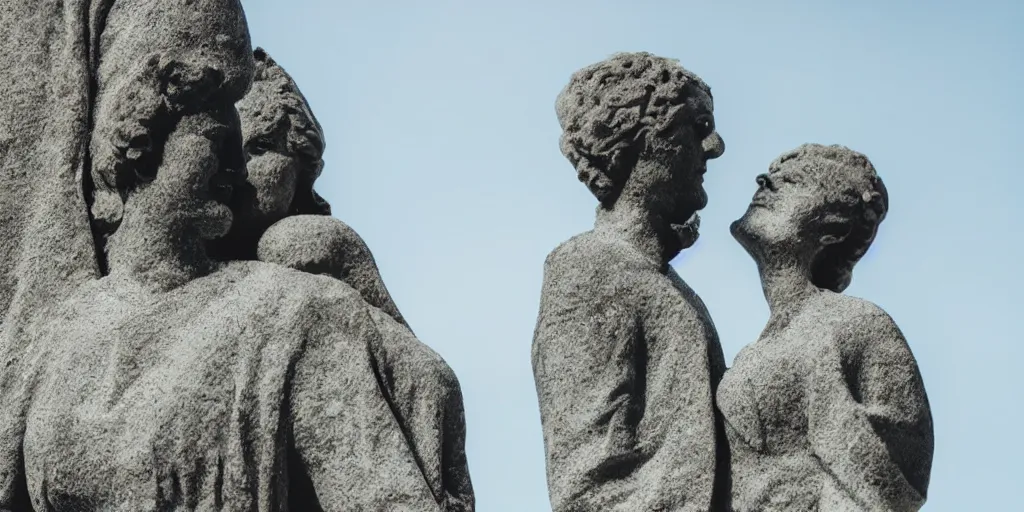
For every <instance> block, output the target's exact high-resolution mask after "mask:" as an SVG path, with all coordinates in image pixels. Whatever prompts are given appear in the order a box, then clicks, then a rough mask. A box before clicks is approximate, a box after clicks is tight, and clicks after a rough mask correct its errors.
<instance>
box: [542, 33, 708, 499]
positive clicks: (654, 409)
mask: <svg viewBox="0 0 1024 512" xmlns="http://www.w3.org/2000/svg"><path fill="white" fill-rule="evenodd" d="M556 109H557V113H558V120H559V123H560V124H561V126H562V129H563V134H562V138H561V147H562V152H563V153H564V154H565V156H566V157H567V158H568V159H569V161H570V162H572V164H573V165H574V166H575V168H576V172H577V176H578V178H579V180H580V181H581V182H583V183H584V184H585V185H586V186H587V187H588V188H589V189H590V191H591V192H592V193H593V194H594V195H595V196H596V197H597V199H598V201H599V203H600V204H599V205H598V207H597V220H596V221H595V223H594V229H593V230H591V231H587V232H586V233H582V234H580V235H577V236H575V237H573V238H571V239H570V240H568V241H566V242H564V243H562V244H561V245H560V246H558V247H557V248H556V249H555V250H554V251H552V252H551V254H550V255H549V256H548V257H547V260H546V261H545V264H544V283H543V288H542V295H541V302H540V313H539V316H538V319H537V327H536V331H535V333H534V339H533V371H534V377H535V380H536V385H537V394H538V399H539V401H540V412H541V421H542V423H543V428H544V445H545V450H546V455H547V473H548V488H549V493H550V495H551V505H552V509H553V510H554V511H555V512H607V511H622V512H636V511H640V510H645V511H646V510H666V511H668V510H672V511H682V510H692V511H698V510H700V511H707V510H711V509H715V510H717V508H718V506H719V504H720V503H722V500H723V495H727V494H728V490H727V488H726V487H725V484H726V478H727V477H728V471H727V469H726V468H725V467H724V466H723V465H722V464H720V463H719V462H718V460H721V462H728V457H727V456H722V455H721V454H720V453H719V450H720V448H721V447H723V446H724V442H719V441H720V437H721V434H720V422H718V421H716V418H715V409H714V401H713V400H714V391H715V387H716V385H717V384H718V380H719V379H720V378H721V375H722V372H724V371H725V359H724V356H723V355H722V348H721V346H720V345H719V341H718V334H717V332H716V331H715V326H714V324H713V323H712V321H711V317H710V316H709V315H708V311H707V309H706V308H705V307H704V304H703V302H701V300H700V298H699V297H698V296H697V294H696V293H694V291H693V290H692V289H690V287H689V286H687V284H686V283H685V282H683V280H682V279H680V277H679V275H678V274H676V272H675V271H674V270H673V269H672V267H671V266H669V261H670V260H672V259H673V258H674V257H675V256H676V255H677V254H679V252H680V251H681V250H683V249H685V248H687V247H690V246H691V245H692V244H693V242H694V241H695V239H696V237H697V227H698V224H697V220H698V219H697V215H696V212H697V210H699V209H701V208H703V207H704V206H705V205H706V204H707V195H706V194H705V192H704V188H703V181H704V176H703V175H704V173H705V172H706V171H707V161H708V160H710V159H713V158H717V157H719V156H720V155H721V154H722V152H723V151H724V149H725V148H724V143H723V142H722V138H721V137H720V136H719V135H718V133H717V132H716V131H715V125H714V117H713V105H712V99H711V93H710V89H709V88H708V86H707V85H706V84H705V83H704V82H703V81H702V80H701V79H700V78H698V77H697V76H696V75H694V74H692V73H690V72H689V71H687V70H685V69H683V68H682V67H681V66H680V65H679V64H678V63H677V62H676V61H675V60H671V59H665V58H662V57H657V56H654V55H651V54H648V53H623V54H618V55H615V56H613V57H611V58H609V59H607V60H605V61H602V62H599V63H597V64H594V65H592V66H589V67H586V68H584V69H582V70H580V71H577V72H576V73H575V74H573V76H572V78H571V79H570V82H569V85H568V86H566V88H565V90H563V91H562V93H561V94H560V95H559V97H558V100H557V105H556ZM723 477H724V478H723Z"/></svg>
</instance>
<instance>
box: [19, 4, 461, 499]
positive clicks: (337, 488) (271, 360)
mask: <svg viewBox="0 0 1024 512" xmlns="http://www.w3.org/2000/svg"><path fill="white" fill-rule="evenodd" d="M25 3H26V5H27V2H25ZM44 3H46V5H48V6H50V7H49V8H50V9H56V8H57V7H55V6H60V8H62V9H65V12H64V14H65V15H66V19H65V18H61V19H62V20H63V22H62V23H63V24H62V23H56V22H54V23H52V24H51V25H50V26H51V27H56V28H55V29H54V30H56V32H46V31H37V30H35V29H34V28H25V29H24V30H22V28H21V27H24V26H25V25H28V24H29V22H28V21H25V20H30V21H34V20H36V19H39V18H40V17H42V18H44V19H45V18H46V17H47V16H49V15H50V14H52V12H51V11H47V10H42V11H38V12H41V13H42V14H41V15H37V16H29V10H28V8H27V7H26V6H22V5H21V3H20V2H19V1H17V0H5V2H4V5H5V6H7V5H8V4H10V5H11V6H13V7H15V9H14V12H18V13H21V14H23V15H24V16H25V18H24V19H20V20H19V19H14V20H12V21H13V22H14V23H12V25H14V26H16V27H18V30H15V34H16V36H17V38H19V39H18V40H19V41H20V42H21V44H22V45H24V48H37V46H36V45H37V43H38V42H39V41H38V40H37V39H38V38H43V39H44V40H45V37H52V38H55V39H57V40H61V37H62V36H61V32H60V30H68V31H69V32H70V35H66V38H67V39H70V40H72V42H73V43H74V44H70V43H69V44H70V46H68V49H67V50H66V53H60V54H59V55H55V56H54V61H53V64H54V66H64V62H63V60H61V59H69V60H71V61H74V59H77V58H80V56H88V57H89V61H88V62H85V63H81V64H82V65H80V66H77V67H76V65H71V64H68V66H69V69H74V70H78V71H80V72H81V74H80V75H76V76H74V77H70V78H67V80H68V82H67V84H64V83H63V82H59V81H58V82H54V83H53V85H52V86H51V88H53V87H57V86H58V85H67V87H68V88H69V90H72V91H75V94H82V95H84V97H85V98H86V101H85V102H84V103H83V104H82V105H80V107H81V108H83V109H85V112H87V113H89V114H87V115H85V118H86V122H84V123H82V124H79V125H76V127H75V128H76V129H78V130H85V133H87V134H88V135H89V136H88V137H86V138H85V141H84V142H83V141H82V140H79V138H80V137H79V138H76V137H69V139H68V140H69V141H72V142H73V143H74V144H80V145H84V146H83V147H87V148H88V150H87V151H85V150H81V153H79V154H77V156H76V155H74V154H73V155H71V156H69V157H67V158H65V159H63V160H58V163H62V162H64V163H67V162H70V163H68V166H67V168H66V169H65V168H60V169H58V171H59V172H57V173H56V174H54V175H48V174H46V173H45V172H43V173H41V174H39V175H37V176H35V179H36V180H39V181H41V182H53V183H60V184H61V186H62V187H63V188H59V187H58V188H57V189H59V190H58V191H63V192H67V195H66V197H65V199H67V198H74V197H78V199H79V202H77V203H74V202H71V203H70V206H69V207H66V208H65V210H67V212H69V213H68V215H67V216H66V217H67V219H69V222H66V223H64V224H62V225H61V229H63V230H66V231H67V232H68V233H71V234H73V237H71V241H74V240H77V237H80V235H81V233H80V229H81V228H82V227H83V226H82V225H81V224H82V223H81V222H78V220H81V219H82V218H88V216H87V211H86V210H85V208H86V207H88V212H89V213H91V217H92V221H93V222H92V226H93V230H94V234H95V240H96V246H97V247H98V248H99V249H101V251H102V252H101V253H100V255H101V256H102V257H97V256H96V253H95V252H94V253H93V254H92V255H91V257H90V258H88V259H89V261H88V262H86V263H81V264H75V265H70V264H67V263H68V262H66V261H64V260H65V259H66V258H72V257H77V254H78V253H77V252H69V253H64V252H61V251H60V250H59V249H60V247H59V245H58V244H55V243H54V244H51V246H50V249H51V252H50V253H43V252H40V251H39V250H38V249H39V248H40V247H42V245H43V244H42V243H41V242H39V240H43V241H46V242H53V241H55V239H54V238H53V237H54V236H55V235H53V233H47V234H44V235H45V236H38V235H37V234H36V233H33V232H31V230H28V229H25V230H23V231H22V232H21V233H27V234H26V235H25V236H23V238H22V244H23V247H28V248H31V249H33V250H35V251H36V252H34V253H32V254H31V255H30V256H28V257H24V258H23V260H24V261H26V262H27V263H26V264H25V266H26V268H31V269H36V268H41V267H45V266H46V265H47V264H48V261H49V260H56V262H57V263H58V265H57V268H56V269H55V270H53V271H50V274H52V275H56V276H58V277H59V276H61V275H64V277H65V278H66V277H68V276H67V275H66V274H62V273H63V272H64V270H63V269H64V268H66V267H73V268H77V269H79V270H76V272H77V273H73V274H72V276H80V277H79V278H78V279H77V280H75V281H71V282H66V284H64V285H63V286H64V289H65V290H66V291H65V292H64V293H63V296H52V294H51V296H52V298H53V299H55V300H52V303H49V304H42V303H38V302H37V305H38V308H37V309H36V310H34V311H29V310H28V309H26V308H21V309H19V311H22V312H26V314H25V315H24V316H19V317H17V322H9V321H5V323H4V325H3V344H2V346H0V350H2V352H0V356H2V357H3V359H2V360H3V361H4V366H3V373H0V511H11V512H14V511H26V510H51V511H55V512H62V511H76V510H115V509H116V510H157V509H159V510H163V509H177V510H210V509H230V510H262V511H268V510H339V511H350V510H410V511H420V510H422V511H431V512H434V511H438V510H445V511H468V510H472V509H473V506H474V505H473V495H472V488H471V485H470V480H469V475H468V472H467V470H466V461H465V451H464V446H463V445H464V429H465V425H464V421H463V411H462V399H461V392H460V390H459V385H458V381H457V379H456V378H455V376H454V374H453V373H452V371H451V369H450V368H449V367H448V366H447V365H446V364H445V363H444V361H443V360H442V359H441V358H440V357H439V356H438V355H437V354H435V353H434V352H433V351H431V350H430V349H429V348H428V347H426V346H425V345H423V344H422V343H420V342H419V341H418V340H416V338H415V337H414V336H413V334H412V332H411V331H410V330H409V329H408V328H407V327H405V326H404V325H402V324H401V323H400V322H398V321H396V320H395V319H394V318H392V316H389V315H388V314H387V313H386V312H384V311H382V310H381V309H380V308H378V307H374V306H372V305H370V304H368V303H367V301H366V300H364V298H363V297H362V296H361V295H360V292H359V291H357V290H355V289H353V287H352V286H349V285H348V284H346V282H343V281H342V280H339V279H335V278H333V277H328V276H322V275H314V274H311V273H307V272H300V271H296V270H294V269H290V268H286V267H284V266H281V265H278V264H274V263H267V262H261V261H251V260H243V259H231V258H227V259H228V261H223V260H222V259H221V258H219V256H221V255H223V254H224V252H226V251H227V249H225V248H223V247H219V248H218V247H216V244H212V243H211V242H212V241H214V240H216V239H218V238H221V237H224V236H225V235H226V234H228V233H231V232H235V231H237V232H239V233H244V232H246V231H247V229H243V228H236V229H233V226H234V225H236V224H237V223H239V222H250V221H252V222H255V221H254V220H251V219H249V218H247V215H249V213H250V212H253V211H254V210H255V208H254V207H253V205H252V201H253V198H254V197H255V196H256V191H257V190H258V189H259V186H258V185H259V184H260V183H261V182H260V176H259V175H258V173H257V174H254V176H253V177H252V183H251V182H250V181H248V180H247V179H246V178H247V176H246V172H245V167H246V166H245V158H246V155H245V152H244V151H243V146H242V128H241V120H240V118H239V115H238V112H237V110H236V109H235V107H234V104H235V102H237V101H239V100H241V99H242V98H243V96H244V95H245V94H246V92H247V91H248V89H249V87H250V85H251V82H252V79H253V76H254V69H255V70H258V69H259V66H257V65H256V63H255V62H254V59H253V54H252V50H251V46H250V43H249V37H248V31H247V28H246V25H245V18H244V15H243V13H242V9H241V6H240V5H239V3H238V2H237V0H168V1H164V2H150V1H143V0H108V1H106V2H85V1H84V0H83V1H79V2H64V3H63V4H61V3H59V2H44ZM51 3H52V4H53V5H50V4H51ZM36 4H37V6H38V4H39V2H36ZM44 7H45V6H44ZM72 15H73V17H71V16H72ZM54 17H55V18H56V16H54ZM68 19H71V20H77V19H81V20H85V22H86V23H84V25H86V26H84V27H78V28H80V29H81V30H80V31H76V30H71V29H68V27H71V28H74V27H75V25H74V23H71V22H68V21H67V20H68ZM5 20H6V18H5ZM47 23H49V21H47ZM65 25H66V26H65ZM54 34H56V35H54ZM82 34H84V36H82ZM76 37H77V38H78V39H75V38H76ZM82 37H84V39H82ZM33 38H37V39H33ZM28 43H32V45H28ZM4 44H6V43H4ZM55 47H57V48H62V47H60V46H59V45H58V46H55ZM47 48H49V47H47ZM19 51H21V52H22V53H24V52H25V51H26V50H19ZM33 51H34V50H33ZM16 55H20V54H16ZM12 60H16V59H12ZM23 60H24V59H23ZM43 68H45V66H43ZM46 69H48V68H46ZM60 69H61V71H60V73H65V71H64V69H63V68H60ZM4 70H5V71H9V70H8V69H7V68H4ZM44 70H45V69H44ZM55 73H56V72H55ZM76 77H77V78H78V79H79V80H80V82H76V83H72V82H71V78H76ZM15 78H17V77H15ZM24 83H29V82H28V81H26V82H24ZM5 85H6V84H5ZM30 85H31V84H30ZM72 86H74V87H72ZM76 87H77V88H76ZM257 91H258V90H254V92H257ZM58 92H60V91H58ZM25 94H28V93H25ZM52 94H55V97H57V96H59V97H60V98H61V99H63V96H60V94H57V93H52ZM61 94H70V92H62V93H61ZM44 99H45V98H44ZM54 101H56V100H54ZM16 107H18V108H21V107H20V106H19V105H16ZM0 110H3V109H0ZM18 112H21V111H18ZM21 113H23V114H24V113H25V112H21ZM46 115H50V114H46ZM5 116H6V117H5V118H4V123H5V124H2V125H0V126H3V127H4V129H5V130H11V127H12V126H16V125H14V124H11V122H10V119H11V118H10V115H9V114H6V112H5ZM88 127H91V131H89V130H88ZM289 133H290V132H289ZM5 135H6V134H5ZM19 136H20V135H19ZM289 136H290V135H289ZM20 137H23V136H20ZM26 138H27V137H23V138H22V139H16V140H14V142H13V143H8V144H11V145H12V147H17V148H22V147H31V146H30V144H28V143H27V142H25V140H24V139H26ZM72 142H68V141H65V140H55V141H50V144H53V145H54V146H55V147H54V148H50V149H47V147H46V144H42V145H40V148H42V149H39V148H37V149H35V150H33V151H35V152H34V153H33V152H32V151H27V152H23V153H21V154H25V155H29V156H30V157H31V158H30V159H29V160H28V161H29V162H38V161H39V160H38V157H37V156H33V155H37V154H43V153H45V151H52V152H53V153H54V154H55V155H58V154H63V153H62V152H63V151H70V150H72V149H75V148H78V147H79V146H76V145H74V144H72ZM19 151H20V150H19ZM82 155H85V156H82ZM16 156H17V155H16ZM4 158H5V159H4V160H3V163H4V165H5V168H4V171H5V173H8V172H10V173H11V174H13V175H14V176H15V178H20V176H21V174H19V173H17V172H14V171H17V170H18V168H17V165H20V164H18V163H17V162H15V161H13V160H8V159H7V158H6V156H5V157H4ZM62 165H63V164H62ZM43 170H44V171H45V169H43ZM32 171H33V172H35V171H36V169H32ZM22 172H24V171H22ZM76 172H77V173H78V178H74V176H75V173H76ZM302 172H305V171H302ZM7 176H8V174H5V175H4V177H5V178H6V177H7ZM76 180H77V181H76ZM66 181H70V183H72V185H73V186H71V187H69V186H67V185H68V183H66ZM76 183H77V184H78V185H77V186H81V187H82V189H80V190H77V191H76V190H75V188H74V186H75V185H74V184H76ZM253 183H255V184H256V185H257V186H254V185H253ZM308 184H309V185H310V187H309V191H308V192H309V194H312V188H311V185H312V182H311V181H310V182H309V183H308ZM305 185H306V184H305V183H302V184H301V187H302V188H303V190H304V187H305ZM296 187H297V188H296V199H295V200H296V201H297V200H298V197H299V196H300V195H301V194H300V192H299V188H300V185H298V184H297V185H296ZM26 190H27V192H30V193H31V194H33V195H31V197H32V198H35V199H37V200H38V201H39V202H40V204H47V205H50V206H54V207H56V206H60V205H58V204H57V203H58V201H57V200H56V199H57V197H56V196H55V195H54V194H56V192H53V190H55V189H54V188H53V187H49V188H47V187H37V188H36V189H26ZM79 193H80V194H81V195H78V194H79ZM12 197H13V196H10V195H5V196H3V197H2V199H3V201H4V202H3V207H4V208H8V203H9V202H10V200H11V198H12ZM314 197H315V196H314ZM293 203H294V201H293ZM76 204H77V205H78V206H80V207H81V208H82V210H81V211H75V208H72V207H73V206H74V205H76ZM55 205H56V206H55ZM4 211H10V210H4ZM62 211H63V210H62ZM288 213H289V214H292V213H323V212H305V211H295V212H292V211H289V212H288ZM236 217H237V219H236ZM301 217H302V215H299V216H297V217H296V218H301ZM19 218H20V217H19ZM55 219H56V220H57V221H61V220H62V218H60V217H55ZM67 219H65V220H67ZM75 219H78V220H75ZM285 220H287V219H285ZM71 221H74V222H71ZM84 228H85V230H86V235H85V237H86V238H88V239H89V245H92V237H88V230H89V226H88V224H86V225H85V226H84ZM5 229H7V227H6V225H5ZM282 229H283V228H282ZM314 236H315V234H314ZM26 240H29V242H25V241H26ZM33 244H34V245H33ZM69 249H70V250H72V251H78V250H79V249H81V248H80V247H77V246H74V245H72V246H71V247H69ZM25 252H26V251H25V250H22V253H25ZM85 252H86V253H88V252H89V251H85ZM60 265H64V267H61V266H60ZM97 269H100V270H102V273H103V274H104V275H103V277H102V278H98V279H95V278H90V277H89V276H90V272H92V273H94V274H96V275H98V274H99V273H100V271H99V270H97ZM5 275H6V276H12V275H16V272H11V271H7V274H5ZM81 276H84V277H81ZM6 279H8V280H10V277H7V278H6ZM18 279H20V278H18ZM16 281H17V279H16ZM56 281H58V280H51V281H47V282H48V283H52V282H56ZM7 286H8V282H5V283H4V287H5V288H4V289H5V291H7V290H8V289H9V288H7ZM17 287H19V288H18V289H19V290H20V289H21V288H24V287H25V285H24V284H22V283H21V282H20V281H18V282H17ZM38 289H39V290H42V291H44V292H45V291H47V290H52V289H55V288H53V287H46V286H41V287H39V288H38ZM18 293H22V292H19V291H17V290H16V291H15V293H14V294H12V295H10V296H14V297H15V299H14V301H12V302H11V304H15V303H16V302H17V300H20V299H18V297H17V294H18ZM23 295H25V296H26V297H28V295H27V294H24V293H23ZM35 297H38V295H33V296H32V297H30V298H32V299H33V300H37V299H35ZM9 309H10V310H11V311H13V310H15V307H14V306H9ZM29 313H30V314H29ZM11 318H12V317H11V315H10V314H9V315H8V317H7V319H8V320H10V319H11Z"/></svg>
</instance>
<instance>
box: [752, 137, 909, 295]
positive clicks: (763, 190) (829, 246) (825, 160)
mask: <svg viewBox="0 0 1024 512" xmlns="http://www.w3.org/2000/svg"><path fill="white" fill-rule="evenodd" d="M757 184H758V190H757V192H756V193H755V194H754V199H753V201H751V203H750V206H749V208H748V209H747V211H746V213H745V214H744V215H743V217H741V218H740V219H739V220H737V221H735V222H733V224H732V233H733V236H734V237H735V238H736V239H737V240H738V241H739V242H740V243H741V244H743V246H744V247H745V248H746V249H747V251H748V252H750V253H751V254H752V255H753V256H754V257H755V258H770V257H780V255H784V254H785V255H789V256H793V255H795V256H797V260H796V261H803V262H806V263H807V264H809V265H810V271H811V279H812V281H813V282H814V284H815V285H816V286H818V287H820V288H825V289H829V290H832V291H836V292H841V291H843V290H844V289H846V287H847V286H849V284H850V279H851V276H852V274H853V267H854V265H856V263H857V261H859V260H860V258H861V257H862V256H864V253H866V252H867V250H868V247H870V245H871V242H872V241H873V240H874V239H875V234H876V233H877V232H878V226H879V225H880V224H881V222H882V220H883V219H884V218H885V214H886V211H887V210H888V206H889V197H888V194H887V192H886V190H885V185H884V184H883V183H882V179H881V178H879V177H878V174H877V173H876V172H875V168H874V166H873V165H871V162H870V161H869V160H868V158H867V157H866V156H864V155H862V154H860V153H857V152H856V151H853V150H850V149H848V148H846V147H843V146H838V145H833V146H823V145H820V144H804V145H803V146H800V147H799V148H796V149H794V150H792V151H789V152H787V153H785V154H783V155H782V156H780V157H779V158H777V159H776V160H775V161H774V162H772V164H771V165H770V166H769V168H768V173H767V174H761V175H759V176H758V177H757Z"/></svg>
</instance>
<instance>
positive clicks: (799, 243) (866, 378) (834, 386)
mask: <svg viewBox="0 0 1024 512" xmlns="http://www.w3.org/2000/svg"><path fill="white" fill-rule="evenodd" d="M757 183H758V185H759V188H758V191H757V193H756V194H755V195H754V199H753V201H752V202H751V203H750V207H749V208H748V209H747V212H746V213H745V214H744V215H743V217H742V218H740V219H739V220H737V221H736V222H734V223H733V225H732V232H733V236H734V237H735V238H736V240H738V241H739V242H740V244H742V245H743V247H744V248H745V249H746V250H747V252H749V253H750V255H751V256H752V257H753V258H754V261H755V262H756V263H757V267H758V270H759V271H760V274H761V282H762V285H763V287H764V293H765V297H766V299H767V300H768V305H769V308H770V310H771V317H770V320H769V321H768V325H767V326H765V328H764V331H763V332H762V333H761V337H760V338H759V339H758V341H757V342H756V343H753V344H751V345H748V346H747V347H745V348H744V349H743V350H741V351H740V353H739V354H738V355H737V356H736V360H735V363H734V366H733V367H732V368H730V369H729V370H728V371H727V372H726V374H725V376H724V377H723V380H722V382H721V384H720V386H719V388H718V392H717V404H718V407H719V408H720V410H721V412H722V415H723V417H724V419H725V429H726V435H727V437H728V440H729V448H730V450H731V455H732V461H731V467H732V475H733V482H732V505H733V507H734V509H735V510H736V511H795V510H830V511H831V510H894V511H909V510H917V509H918V508H920V507H921V505H922V504H923V503H924V500H925V496H926V492H927V488H928V478H929V472H930V468H931V458H932V447H933V436H932V420H931V413H930V411H929V408H928V398H927V396H926V394H925V390H924V385H923V382H922V380H921V375H920V372H919V371H918V368H917V364H916V362H915V360H914V356H913V355H912V354H911V352H910V348H909V347H908V346H907V343H906V341H905V339H904V337H903V335H902V334H901V333H900V330H899V329H898V328H897V327H896V324H895V323H894V322H893V320H892V319H891V318H890V317H889V316H888V315H887V314H886V313H885V312H884V311H882V310H881V309H880V308H879V307H878V306H876V305H874V304H872V303H870V302H867V301H865V300H862V299H858V298H854V297H849V296H846V295H842V294H841V292H842V291H843V289H845V288H846V286H847V285H848V284H849V283H850V276H851V272H852V270H853V266H854V264H855V263H856V262H857V261H858V260H859V259H860V257H861V256H863V255H864V253H865V252H866V251H867V249H868V246H869V245H870V244H871V241H872V240H873V239H874V237H875V233H876V231H877V229H878V225H879V224H880V223H881V221H882V219H883V218H884V217H885V213H886V209H887V205H888V197H887V194H886V190H885V187H884V185H883V184H882V180H881V179H880V178H879V177H878V176H877V174H876V173H875V169H874V167H873V166H872V165H871V163H870V162H869V161H868V159H867V158H866V157H865V156H864V155H861V154H859V153H856V152H854V151H851V150H849V149H847V148H845V147H842V146H821V145H816V144H807V145H804V146H801V147H799V148H797V149H796V150H794V151H791V152H788V153H786V154H784V155H782V156H781V157H780V158H779V159H777V160H776V161H775V162H773V163H772V165H771V166H770V170H769V172H768V173H767V174H762V175H760V176H758V177H757Z"/></svg>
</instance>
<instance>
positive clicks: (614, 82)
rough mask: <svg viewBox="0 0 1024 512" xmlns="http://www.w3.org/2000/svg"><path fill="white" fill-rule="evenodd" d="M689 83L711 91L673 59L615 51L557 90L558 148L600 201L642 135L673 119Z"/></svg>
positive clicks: (607, 199) (616, 185)
mask: <svg viewBox="0 0 1024 512" xmlns="http://www.w3.org/2000/svg"><path fill="white" fill-rule="evenodd" d="M695 89H699V90H702V91H704V92H705V93H707V94H708V95H710V94H711V89H710V88H709V87H708V85H707V84H705V83H704V81H703V80H701V79H700V77H698V76H697V75H695V74H693V73H691V72H690V71H687V70H686V69H684V68H683V67H682V66H681V65H680V64H679V61H678V60H676V59H668V58H664V57H658V56H656V55H652V54H650V53H647V52H636V53H617V54H615V55H612V56H611V57H609V58H608V59H605V60H603V61H601V62H598V63H596V64H592V65H590V66H587V67H585V68H583V69H581V70H579V71H577V72H575V73H573V75H572V78H570V80H569V84H568V85H566V86H565V88H564V89H563V90H562V92H561V93H560V94H559V95H558V99H557V100H556V102H555V111H556V113H557V115H558V122H559V124H560V125H561V127H562V136H561V140H560V146H561V149H562V154H563V155H565V157H566V158H568V159H569V161H570V162H571V163H572V165H573V167H575V168H576V173H577V177H578V178H579V180H580V181H581V182H583V183H585V184H586V185H587V187H588V188H589V189H590V191H591V192H592V193H593V194H594V196H596V197H597V199H598V200H599V201H601V203H602V204H604V205H606V206H610V205H611V204H614V203H615V200H616V199H617V198H618V195H619V193H620V192H621V191H622V187H623V185H624V184H625V182H626V180H627V179H628V178H629V174H630V172H631V170H632V168H633V166H635V165H636V162H637V159H638V158H639V156H640V154H641V153H642V152H643V151H644V149H645V148H646V147H647V142H648V135H649V134H652V133H659V132H661V131H662V130H665V129H666V128H669V127H670V126H673V125H675V124H676V123H677V122H678V120H679V117H680V115H681V112H682V108H683V104H684V103H685V101H686V99H687V98H689V97H691V96H692V95H693V94H694V92H695Z"/></svg>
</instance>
